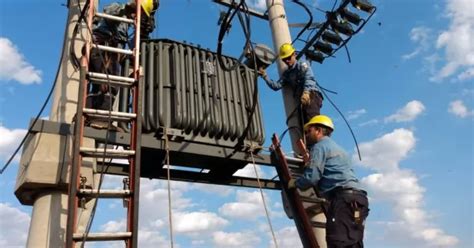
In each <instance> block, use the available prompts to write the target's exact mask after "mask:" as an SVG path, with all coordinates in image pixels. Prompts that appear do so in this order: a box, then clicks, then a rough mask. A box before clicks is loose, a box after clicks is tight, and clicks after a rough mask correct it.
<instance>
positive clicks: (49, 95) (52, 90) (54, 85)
mask: <svg viewBox="0 0 474 248" xmlns="http://www.w3.org/2000/svg"><path fill="white" fill-rule="evenodd" d="M67 30H68V27H67V25H66V27H65V30H64V43H63V47H64V46H65V43H66V38H67ZM63 58H64V53H62V52H61V58H60V59H59V62H58V69H57V70H56V76H55V78H54V83H53V85H51V89H50V90H49V93H48V96H47V97H46V99H45V100H44V103H43V106H41V109H40V111H39V112H38V114H37V115H36V117H35V119H34V120H33V123H31V126H30V127H29V128H28V131H27V132H26V134H25V136H24V137H23V139H22V140H21V142H20V144H19V145H18V147H17V148H16V149H15V151H14V152H13V154H12V155H11V156H10V158H9V159H8V161H7V162H6V163H5V165H4V166H3V167H2V169H1V170H0V174H3V172H4V171H5V170H6V169H7V168H8V166H9V165H10V163H11V162H12V161H13V159H14V158H15V156H16V154H18V152H19V151H20V149H21V147H22V146H23V144H25V142H26V139H27V138H28V135H29V134H30V133H32V131H33V130H32V129H33V127H34V126H35V124H36V122H38V120H39V118H40V116H41V115H42V114H43V111H44V109H45V108H46V105H47V104H48V102H49V99H50V98H51V95H53V92H54V88H55V87H56V82H57V80H58V78H59V71H60V68H61V63H62V61H63Z"/></svg>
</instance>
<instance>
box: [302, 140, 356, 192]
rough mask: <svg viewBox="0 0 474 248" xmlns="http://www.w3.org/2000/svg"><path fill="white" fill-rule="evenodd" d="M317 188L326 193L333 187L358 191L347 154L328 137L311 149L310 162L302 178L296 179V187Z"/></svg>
mask: <svg viewBox="0 0 474 248" xmlns="http://www.w3.org/2000/svg"><path fill="white" fill-rule="evenodd" d="M313 186H315V187H317V188H318V189H319V191H320V192H321V193H326V192H328V191H330V190H332V189H334V188H335V187H339V186H340V187H344V188H355V189H360V186H359V181H358V180H357V178H356V177H355V175H354V171H353V170H352V164H351V160H350V159H349V156H348V155H347V153H346V152H345V151H344V150H343V149H342V148H341V147H340V146H339V145H337V144H336V143H335V142H334V141H333V140H332V139H331V138H330V137H327V136H325V137H324V138H323V139H321V140H320V141H319V142H318V143H316V144H315V145H313V147H312V148H311V162H310V165H309V166H308V167H307V168H306V169H305V171H304V176H303V177H300V178H297V179H296V187H298V188H300V189H303V190H304V189H308V188H310V187H313Z"/></svg>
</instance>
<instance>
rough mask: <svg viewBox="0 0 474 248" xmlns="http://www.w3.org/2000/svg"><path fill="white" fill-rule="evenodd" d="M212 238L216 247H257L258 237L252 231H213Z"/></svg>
mask: <svg viewBox="0 0 474 248" xmlns="http://www.w3.org/2000/svg"><path fill="white" fill-rule="evenodd" d="M212 236H213V237H212V239H213V242H214V244H215V245H216V247H239V248H241V247H242V248H243V247H249V248H253V247H258V245H259V243H260V242H261V240H260V238H259V237H258V236H257V235H256V234H255V233H254V232H231V233H229V232H221V231H219V232H215V233H214V234H213V235H212Z"/></svg>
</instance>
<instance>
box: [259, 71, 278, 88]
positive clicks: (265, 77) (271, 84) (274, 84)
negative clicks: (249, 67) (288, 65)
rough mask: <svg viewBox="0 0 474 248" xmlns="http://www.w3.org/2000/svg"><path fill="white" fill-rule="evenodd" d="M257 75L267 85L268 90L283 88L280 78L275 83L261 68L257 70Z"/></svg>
mask: <svg viewBox="0 0 474 248" xmlns="http://www.w3.org/2000/svg"><path fill="white" fill-rule="evenodd" d="M258 73H259V74H260V76H262V78H263V80H265V83H266V84H267V85H268V87H270V89H272V90H274V91H277V90H280V89H281V88H282V87H283V79H281V78H280V79H279V80H278V81H276V82H275V81H273V80H272V79H270V78H269V77H268V75H267V72H266V71H265V69H263V68H260V69H259V70H258Z"/></svg>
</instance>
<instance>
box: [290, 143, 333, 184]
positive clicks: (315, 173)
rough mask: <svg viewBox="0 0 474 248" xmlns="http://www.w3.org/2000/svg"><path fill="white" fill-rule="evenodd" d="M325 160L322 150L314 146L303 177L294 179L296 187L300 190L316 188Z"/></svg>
mask: <svg viewBox="0 0 474 248" xmlns="http://www.w3.org/2000/svg"><path fill="white" fill-rule="evenodd" d="M325 160H326V158H325V153H324V148H323V147H322V146H318V145H315V146H314V147H313V149H312V150H311V161H310V164H309V166H308V167H306V169H305V171H304V176H303V177H300V178H298V179H296V183H295V185H296V187H298V188H299V189H302V190H305V189H308V188H310V187H317V186H318V182H319V180H320V179H321V177H322V175H323V171H324V162H325Z"/></svg>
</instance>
